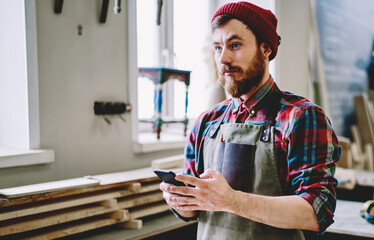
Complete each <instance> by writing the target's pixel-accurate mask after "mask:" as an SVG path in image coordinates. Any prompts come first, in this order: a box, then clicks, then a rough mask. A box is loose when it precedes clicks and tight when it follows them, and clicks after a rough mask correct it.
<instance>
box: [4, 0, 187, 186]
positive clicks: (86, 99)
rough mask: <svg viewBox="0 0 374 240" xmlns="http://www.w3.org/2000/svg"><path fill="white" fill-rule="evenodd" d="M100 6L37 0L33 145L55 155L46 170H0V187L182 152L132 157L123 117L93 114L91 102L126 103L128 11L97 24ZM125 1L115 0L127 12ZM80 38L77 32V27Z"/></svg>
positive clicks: (140, 162) (117, 167) (113, 168)
mask: <svg viewBox="0 0 374 240" xmlns="http://www.w3.org/2000/svg"><path fill="white" fill-rule="evenodd" d="M101 2H102V1H92V0H79V1H76V0H65V1H64V3H63V9H62V13H61V14H59V15H56V14H55V13H54V12H53V9H54V1H45V0H37V1H36V17H37V39H38V43H37V48H38V60H39V61H38V64H39V65H38V68H39V69H38V70H39V105H40V108H39V111H40V145H41V148H43V149H54V150H55V162H54V163H52V164H47V165H38V166H28V167H17V168H7V169H0V188H4V187H12V186H19V185H25V184H32V183H39V182H45V181H52V180H60V179H67V178H74V177H82V176H85V175H93V174H102V173H108V172H116V171H123V170H129V169H134V168H139V167H146V166H150V162H151V160H153V159H156V158H161V157H166V156H170V155H176V154H181V153H183V149H179V150H175V151H167V152H156V153H149V154H140V155H135V154H134V153H133V148H132V137H131V133H132V127H131V117H130V114H127V115H125V118H126V120H127V122H126V123H124V122H123V121H122V120H120V119H119V118H111V122H112V124H111V125H109V124H107V123H106V122H105V121H104V120H103V118H101V117H98V116H95V115H94V111H93V106H94V101H95V100H102V101H124V102H126V103H129V101H130V100H129V91H130V90H129V89H128V85H129V79H128V77H127V76H128V67H127V66H128V61H132V59H129V55H128V54H127V51H128V49H127V42H128V41H127V39H128V38H133V37H135V36H127V14H126V10H125V9H123V10H122V12H121V14H119V15H114V14H113V10H112V9H113V6H112V4H113V1H111V2H110V6H109V12H108V17H107V21H106V23H105V24H100V23H99V20H98V19H99V12H100V7H101ZM126 3H127V2H126V1H122V5H124V6H123V7H124V8H126ZM79 24H80V25H82V27H83V30H82V35H81V36H79V35H78V29H77V26H78V25H79Z"/></svg>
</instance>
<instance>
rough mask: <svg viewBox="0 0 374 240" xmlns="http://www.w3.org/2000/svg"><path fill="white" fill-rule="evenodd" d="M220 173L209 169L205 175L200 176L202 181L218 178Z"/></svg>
mask: <svg viewBox="0 0 374 240" xmlns="http://www.w3.org/2000/svg"><path fill="white" fill-rule="evenodd" d="M218 174H219V172H217V171H215V170H213V169H207V170H206V171H205V172H204V173H203V174H201V175H200V178H201V179H209V178H216V177H217V175H218Z"/></svg>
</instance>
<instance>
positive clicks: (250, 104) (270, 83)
mask: <svg viewBox="0 0 374 240" xmlns="http://www.w3.org/2000/svg"><path fill="white" fill-rule="evenodd" d="M275 89H276V84H275V82H274V80H273V78H272V77H271V76H269V79H268V80H267V81H266V82H265V84H264V85H263V86H262V87H261V88H260V89H259V90H257V92H255V93H254V94H253V96H252V97H250V98H248V99H247V100H245V101H243V100H242V99H241V98H233V107H232V111H233V113H235V112H237V111H238V110H239V107H240V106H242V107H245V108H247V110H248V111H249V112H250V114H251V115H252V116H254V115H255V114H256V112H257V111H258V109H259V108H260V107H261V104H259V103H260V102H261V100H262V99H264V97H265V96H266V95H267V94H268V93H269V92H274V91H275Z"/></svg>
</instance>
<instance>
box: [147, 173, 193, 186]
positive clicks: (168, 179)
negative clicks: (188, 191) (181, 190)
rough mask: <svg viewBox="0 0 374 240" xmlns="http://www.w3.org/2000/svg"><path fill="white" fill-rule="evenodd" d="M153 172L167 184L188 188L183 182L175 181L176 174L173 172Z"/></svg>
mask: <svg viewBox="0 0 374 240" xmlns="http://www.w3.org/2000/svg"><path fill="white" fill-rule="evenodd" d="M153 171H154V172H155V173H156V175H157V176H158V177H159V178H161V180H162V181H163V182H165V183H170V184H174V185H175V186H186V184H184V183H183V182H181V181H178V180H176V179H175V173H174V172H173V171H170V170H160V169H155V170H153Z"/></svg>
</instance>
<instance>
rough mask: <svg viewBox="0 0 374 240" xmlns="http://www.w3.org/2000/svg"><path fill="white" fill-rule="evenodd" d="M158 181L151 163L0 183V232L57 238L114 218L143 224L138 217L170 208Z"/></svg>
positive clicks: (122, 223) (112, 221) (131, 225)
mask: <svg viewBox="0 0 374 240" xmlns="http://www.w3.org/2000/svg"><path fill="white" fill-rule="evenodd" d="M173 170H174V171H179V170H180V168H178V169H173ZM159 183H160V180H159V179H158V177H157V176H156V175H155V174H154V173H153V171H152V168H143V169H138V170H134V171H125V172H117V173H111V174H103V175H95V176H86V177H82V178H76V179H69V180H62V181H55V182H48V183H41V184H34V185H27V186H21V187H15V188H7V189H0V197H1V198H0V238H1V239H26V238H27V239H55V238H60V237H66V236H70V235H72V234H77V233H81V232H85V231H89V230H93V229H97V228H101V227H105V226H108V225H113V224H117V225H119V226H121V227H125V228H141V227H142V220H141V218H142V217H145V216H150V215H153V214H157V213H161V212H165V211H169V206H168V205H167V204H166V203H165V201H164V199H163V197H162V192H161V191H160V190H159Z"/></svg>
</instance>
